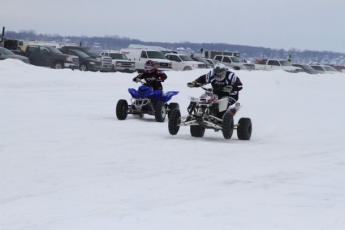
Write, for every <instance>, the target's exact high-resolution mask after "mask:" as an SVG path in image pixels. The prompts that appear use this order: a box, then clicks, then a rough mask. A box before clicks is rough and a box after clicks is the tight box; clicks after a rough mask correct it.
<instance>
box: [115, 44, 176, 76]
mask: <svg viewBox="0 0 345 230" xmlns="http://www.w3.org/2000/svg"><path fill="white" fill-rule="evenodd" d="M120 53H123V54H125V55H126V56H127V57H128V59H129V60H131V61H134V62H135V69H136V70H137V71H138V72H142V71H144V69H145V67H144V66H145V62H146V61H147V60H152V61H154V62H157V63H158V64H159V67H158V69H159V70H162V71H166V70H172V65H171V61H170V60H168V59H166V57H165V56H164V53H163V52H161V51H159V50H154V49H143V48H125V49H121V50H120Z"/></svg>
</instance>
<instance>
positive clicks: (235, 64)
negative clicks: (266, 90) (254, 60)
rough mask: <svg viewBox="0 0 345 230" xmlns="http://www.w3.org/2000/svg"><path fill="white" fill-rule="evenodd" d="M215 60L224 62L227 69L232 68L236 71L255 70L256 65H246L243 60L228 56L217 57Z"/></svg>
mask: <svg viewBox="0 0 345 230" xmlns="http://www.w3.org/2000/svg"><path fill="white" fill-rule="evenodd" d="M214 59H215V60H217V61H220V62H222V63H223V64H224V65H226V66H227V67H230V68H232V69H235V70H240V69H242V70H254V69H255V65H254V64H249V63H245V62H244V61H243V60H242V59H241V58H239V57H236V56H228V55H216V56H214Z"/></svg>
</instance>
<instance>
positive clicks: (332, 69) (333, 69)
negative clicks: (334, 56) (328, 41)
mask: <svg viewBox="0 0 345 230" xmlns="http://www.w3.org/2000/svg"><path fill="white" fill-rule="evenodd" d="M323 68H325V70H326V71H335V72H336V71H338V70H337V69H336V68H334V67H332V66H327V65H325V66H323Z"/></svg>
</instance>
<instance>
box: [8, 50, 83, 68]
mask: <svg viewBox="0 0 345 230" xmlns="http://www.w3.org/2000/svg"><path fill="white" fill-rule="evenodd" d="M12 52H13V53H15V54H19V55H22V56H25V57H27V58H29V60H30V64H32V65H36V66H43V67H50V68H54V69H63V68H70V69H78V67H79V58H78V57H77V56H72V55H66V54H63V53H61V52H60V51H59V50H58V49H56V48H55V47H49V46H40V45H29V46H27V47H26V49H25V51H21V50H16V51H12Z"/></svg>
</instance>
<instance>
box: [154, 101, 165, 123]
mask: <svg viewBox="0 0 345 230" xmlns="http://www.w3.org/2000/svg"><path fill="white" fill-rule="evenodd" d="M166 115H167V109H166V107H165V104H164V103H163V102H162V101H157V102H156V105H155V118H156V121H157V122H164V121H165V117H166Z"/></svg>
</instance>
